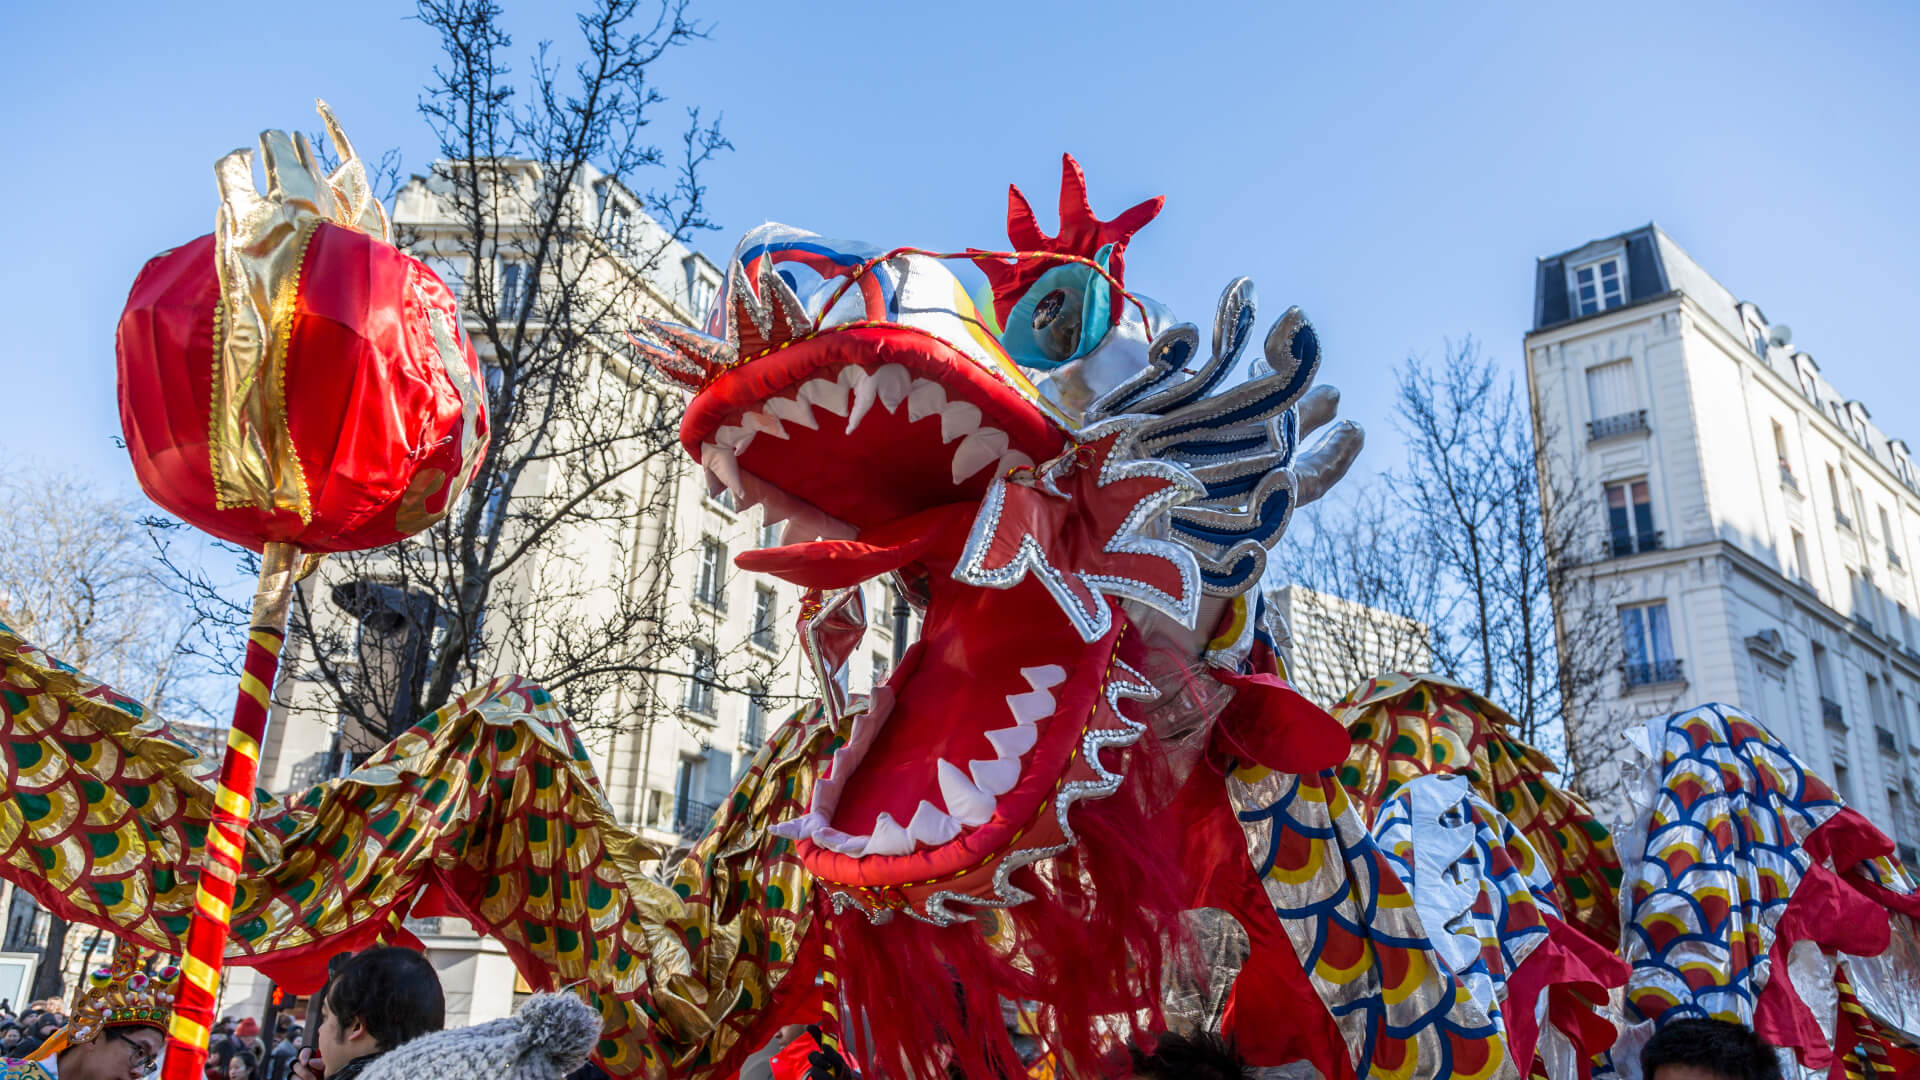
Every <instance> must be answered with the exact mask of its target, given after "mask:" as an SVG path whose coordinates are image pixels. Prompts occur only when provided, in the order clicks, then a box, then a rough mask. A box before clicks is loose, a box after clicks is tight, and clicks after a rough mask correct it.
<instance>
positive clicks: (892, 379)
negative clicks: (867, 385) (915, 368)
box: [873, 364, 913, 412]
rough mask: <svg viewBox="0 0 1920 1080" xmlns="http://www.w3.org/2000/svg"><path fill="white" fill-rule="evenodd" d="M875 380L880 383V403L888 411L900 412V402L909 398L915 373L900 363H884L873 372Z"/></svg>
mask: <svg viewBox="0 0 1920 1080" xmlns="http://www.w3.org/2000/svg"><path fill="white" fill-rule="evenodd" d="M873 381H875V382H877V383H879V384H880V404H882V405H885V406H886V407H887V411H888V412H899V411H900V403H901V402H903V401H905V400H907V394H908V393H909V392H910V391H911V390H912V389H913V375H912V374H911V373H910V372H908V371H907V369H906V368H904V367H901V366H900V365H899V364H883V365H881V367H880V370H879V371H876V372H874V373H873Z"/></svg>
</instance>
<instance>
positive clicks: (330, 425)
mask: <svg viewBox="0 0 1920 1080" xmlns="http://www.w3.org/2000/svg"><path fill="white" fill-rule="evenodd" d="M214 259H215V255H214V238H213V237H212V236H210V235H209V236H203V237H201V238H199V239H198V240H195V241H193V242H191V243H189V244H186V245H184V246H182V247H178V248H175V249H173V250H172V251H167V252H162V253H161V254H160V255H157V256H155V257H154V258H153V259H152V260H150V261H149V262H148V263H147V265H146V266H145V267H144V268H142V269H141V271H140V276H139V277H138V278H137V279H135V281H134V283H133V292H132V293H131V295H129V296H128V297H127V306H126V309H125V310H124V311H123V312H122V313H121V315H120V326H119V331H118V333H117V334H116V336H115V339H114V346H115V352H116V353H117V354H118V357H119V369H120V426H121V430H122V431H123V432H124V433H125V436H126V442H127V451H128V453H130V454H131V455H132V457H133V467H134V471H135V473H136V474H137V475H138V476H139V478H140V486H141V487H142V488H144V489H145V490H146V493H147V495H148V496H149V497H151V498H152V499H153V500H154V501H155V502H157V503H159V504H160V505H161V506H163V507H165V508H166V509H167V511H168V512H169V513H172V514H174V515H175V516H177V517H180V518H182V519H184V520H185V521H187V522H189V523H191V524H193V525H195V526H198V527H199V528H201V529H204V530H206V531H207V532H209V533H212V534H213V535H215V536H218V537H221V538H222V539H225V540H230V541H233V542H234V543H237V544H243V545H245V546H247V547H250V548H253V549H255V550H258V549H260V548H261V547H262V546H263V545H265V544H266V543H268V542H273V541H278V542H282V543H287V544H292V545H294V546H295V547H297V548H299V549H300V550H301V551H304V552H332V551H353V550H359V549H363V548H372V547H379V546H381V545H383V544H390V543H393V542H394V541H396V540H400V539H404V538H405V537H407V536H410V535H412V534H413V533H415V532H418V531H419V530H420V529H422V528H424V527H426V526H427V525H428V524H430V523H431V522H432V521H434V520H436V519H437V518H439V517H441V516H443V515H444V514H445V513H446V512H447V511H448V510H449V509H450V507H449V502H450V501H451V500H452V499H453V498H455V497H457V495H458V493H459V492H460V491H461V490H462V489H463V488H464V486H465V483H466V481H467V480H469V479H471V477H472V474H473V470H474V469H475V468H477V467H478V465H479V462H480V458H481V456H482V454H483V453H484V452H485V449H486V434H487V417H486V408H485V400H484V397H485V395H484V390H483V389H482V388H483V386H484V384H483V383H482V381H481V373H480V365H479V361H478V359H477V358H476V357H475V355H474V351H473V343H472V341H471V340H469V339H468V337H467V334H466V331H465V330H464V328H462V327H461V325H460V312H459V306H458V304H457V303H456V301H455V300H454V297H453V293H452V292H451V291H450V290H449V289H448V288H447V287H446V285H445V284H443V283H442V282H441V281H440V279H439V278H438V277H436V276H434V273H433V271H431V270H429V269H428V268H427V267H426V266H425V265H424V264H423V263H421V262H420V261H419V260H418V259H415V258H413V257H411V256H409V255H406V254H404V253H402V252H401V251H400V250H399V249H397V248H395V247H393V246H392V245H391V244H387V243H385V242H383V241H380V240H377V239H375V238H373V237H370V236H368V235H366V234H365V233H361V232H358V231H356V230H353V229H348V228H343V227H340V226H336V225H332V224H322V225H320V226H319V227H318V228H317V229H316V230H315V232H314V234H313V236H312V238H311V240H310V241H309V242H308V245H307V249H306V253H305V258H304V260H303V262H302V265H301V272H300V277H299V284H298V290H297V293H296V295H295V297H294V300H293V306H292V317H291V320H290V322H289V328H290V332H289V334H288V338H287V346H286V361H285V365H284V383H283V385H284V387H285V402H286V408H285V426H286V430H287V433H288V435H289V436H290V438H291V442H292V446H293V449H294V452H295V455H296V456H297V458H298V461H299V468H300V473H301V476H302V477H303V480H304V484H305V487H306V491H307V495H308V505H309V510H310V514H311V517H310V520H306V521H302V520H301V517H300V515H299V513H297V512H296V511H295V510H293V509H275V510H261V509H257V508H255V507H252V506H238V507H230V508H226V509H222V508H221V507H220V506H219V505H218V504H217V501H216V498H215V489H214V482H213V462H212V449H211V442H210V440H211V434H210V433H211V432H212V430H213V424H214V420H215V418H214V417H213V415H212V411H213V396H214V395H213V385H214V383H213V380H214V372H215V363H216V357H215V354H214V349H215V332H216V331H215V307H216V304H217V303H218V302H219V300H220V282H219V278H218V275H217V274H216V272H215V268H214ZM436 313H437V314H438V316H439V319H437V320H435V319H433V318H432V315H433V314H436ZM436 322H437V323H438V329H439V330H440V332H441V334H442V336H443V338H444V337H445V336H446V335H448V334H451V335H452V336H453V338H454V339H455V340H457V343H458V352H459V355H458V356H457V357H455V356H453V355H452V354H451V353H449V354H448V355H446V356H443V355H442V352H441V350H440V349H439V348H438V347H436V344H435V335H434V330H435V325H434V324H435V323H436ZM460 366H464V371H462V370H460Z"/></svg>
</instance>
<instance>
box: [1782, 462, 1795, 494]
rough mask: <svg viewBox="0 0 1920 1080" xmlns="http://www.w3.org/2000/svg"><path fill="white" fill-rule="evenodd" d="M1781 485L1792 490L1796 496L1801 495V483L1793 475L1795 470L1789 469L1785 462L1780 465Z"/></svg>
mask: <svg viewBox="0 0 1920 1080" xmlns="http://www.w3.org/2000/svg"><path fill="white" fill-rule="evenodd" d="M1780 483H1782V484H1783V485H1785V486H1787V487H1790V488H1792V489H1793V492H1794V494H1796V495H1798V494H1799V493H1800V481H1799V480H1798V479H1797V478H1796V477H1795V476H1794V475H1793V469H1791V468H1789V467H1788V465H1787V463H1786V462H1784V461H1783V462H1781V463H1780Z"/></svg>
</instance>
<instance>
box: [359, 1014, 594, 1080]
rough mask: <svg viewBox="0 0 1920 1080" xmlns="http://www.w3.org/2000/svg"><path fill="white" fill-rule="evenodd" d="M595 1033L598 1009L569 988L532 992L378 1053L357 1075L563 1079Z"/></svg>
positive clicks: (379, 1078)
mask: <svg viewBox="0 0 1920 1080" xmlns="http://www.w3.org/2000/svg"><path fill="white" fill-rule="evenodd" d="M599 1039H600V1014H599V1013H598V1012H596V1011H595V1010H594V1008H593V1007H592V1006H591V1005H588V1004H587V1003H586V1002H584V1001H582V1000H580V998H579V997H577V996H575V995H573V994H570V993H548V994H535V995H534V996H532V997H530V998H528V999H527V1002H526V1004H525V1005H522V1006H521V1007H520V1011H519V1012H517V1013H515V1014H514V1015H512V1016H509V1017H507V1018H506V1019H504V1020H492V1021H489V1022H487V1023H484V1024H475V1025H473V1026H472V1027H465V1028H454V1029H452V1030H450V1031H441V1032H436V1033H435V1034H432V1035H426V1036H423V1037H421V1038H418V1039H415V1040H413V1041H412V1042H410V1043H407V1044H405V1045H403V1046H401V1047H399V1048H397V1049H395V1050H391V1051H389V1052H387V1053H385V1054H382V1055H381V1056H380V1057H379V1058H377V1059H375V1061H374V1062H373V1063H372V1064H371V1065H369V1066H367V1068H366V1070H365V1071H364V1072H362V1073H361V1074H360V1076H359V1080H420V1078H422V1077H430V1078H432V1080H496V1078H497V1080H565V1077H566V1076H567V1074H569V1073H571V1072H573V1071H574V1070H576V1069H578V1068H580V1067H581V1066H582V1065H584V1064H586V1061H587V1056H588V1055H589V1054H591V1053H593V1048H594V1045H595V1044H596V1043H597V1042H598V1041H599Z"/></svg>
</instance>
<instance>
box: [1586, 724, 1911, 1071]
mask: <svg viewBox="0 0 1920 1080" xmlns="http://www.w3.org/2000/svg"><path fill="white" fill-rule="evenodd" d="M1632 736H1633V738H1634V744H1635V746H1636V747H1638V749H1639V751H1640V754H1641V757H1642V758H1643V767H1642V768H1641V769H1640V770H1639V773H1640V779H1639V781H1638V782H1637V783H1636V784H1633V785H1632V786H1631V787H1630V793H1631V794H1632V795H1633V797H1634V798H1635V800H1636V802H1637V803H1638V804H1639V821H1640V824H1641V827H1640V828H1637V829H1636V830H1635V833H1634V843H1635V845H1636V846H1637V847H1638V848H1639V850H1637V851H1630V852H1628V853H1627V859H1626V868H1627V872H1626V879H1625V881H1624V883H1623V884H1622V893H1623V902H1622V909H1623V914H1624V920H1625V921H1624V925H1625V935H1624V937H1623V939H1622V942H1621V952H1622V955H1624V956H1625V958H1626V960H1627V961H1628V962H1629V963H1630V964H1631V965H1632V969H1633V970H1632V975H1631V977H1630V978H1629V980H1628V982H1627V988H1626V1006H1627V1014H1628V1015H1627V1019H1628V1021H1629V1023H1630V1025H1631V1026H1629V1027H1628V1029H1627V1030H1626V1032H1625V1033H1624V1034H1623V1036H1622V1039H1621V1041H1620V1044H1619V1045H1618V1046H1616V1047H1615V1049H1614V1051H1613V1053H1612V1067H1613V1068H1615V1069H1618V1071H1619V1072H1620V1073H1621V1074H1623V1075H1627V1076H1637V1075H1638V1072H1639V1070H1638V1068H1637V1060H1636V1059H1637V1056H1638V1052H1639V1047H1640V1046H1641V1045H1644V1043H1645V1041H1646V1039H1647V1037H1648V1036H1649V1035H1651V1033H1652V1031H1653V1029H1654V1028H1655V1027H1657V1026H1658V1025H1659V1024H1661V1023H1664V1022H1666V1021H1667V1020H1670V1019H1673V1018H1675V1017H1682V1016H1710V1017H1717V1018H1719V1019H1723V1020H1734V1021H1739V1022H1741V1023H1746V1024H1749V1025H1751V1026H1752V1027H1753V1028H1754V1029H1755V1030H1756V1031H1758V1032H1759V1033H1760V1034H1761V1035H1762V1036H1764V1037H1766V1038H1767V1040H1768V1041H1769V1042H1771V1043H1773V1044H1774V1045H1776V1046H1779V1047H1782V1048H1783V1049H1784V1050H1786V1051H1788V1052H1790V1053H1791V1054H1792V1055H1793V1057H1794V1058H1796V1059H1797V1061H1798V1062H1799V1064H1801V1065H1802V1066H1805V1067H1807V1068H1809V1069H1814V1070H1821V1069H1826V1070H1829V1072H1828V1075H1829V1076H1830V1077H1832V1078H1833V1080H1840V1078H1842V1077H1849V1076H1852V1077H1872V1076H1879V1075H1910V1073H1903V1072H1900V1071H1898V1070H1899V1069H1901V1068H1909V1069H1910V1068H1911V1067H1912V1066H1913V1064H1914V1063H1915V1062H1916V1061H1920V1057H1916V1054H1915V1050H1916V1045H1917V1044H1920V1040H1916V1035H1917V1034H1920V932H1916V927H1915V924H1914V921H1913V920H1914V918H1915V917H1916V916H1920V894H1917V893H1916V892H1915V889H1914V883H1913V880H1912V878H1910V877H1909V876H1908V874H1907V872H1906V870H1905V869H1904V868H1903V867H1902V866H1901V865H1900V864H1899V862H1898V861H1897V860H1896V859H1895V858H1894V857H1893V850H1894V845H1893V841H1892V840H1890V839H1888V838H1887V837H1886V835H1885V834H1883V833H1881V832H1880V831H1879V830H1878V829H1876V828H1874V827H1873V825H1871V824H1870V823H1868V821H1867V819H1866V818H1864V817H1862V816H1861V815H1860V814H1859V813H1858V812H1857V811H1854V810H1850V809H1847V808H1846V806H1845V803H1844V802H1843V800H1842V799H1841V798H1840V796H1839V795H1838V794H1837V793H1836V792H1835V791H1834V790H1833V788H1832V787H1831V786H1829V785H1828V784H1827V783H1826V782H1825V781H1823V780H1821V779H1820V778H1819V777H1818V776H1816V775H1814V774H1813V772H1812V771H1811V770H1809V769H1808V768H1807V767H1806V766H1805V765H1804V764H1803V763H1802V762H1801V761H1800V760H1799V759H1798V758H1797V757H1795V756H1794V754H1793V753H1792V752H1791V751H1790V750H1788V749H1787V748H1786V747H1785V746H1784V745H1783V744H1781V743H1780V741H1779V740H1777V739H1775V738H1774V737H1773V735H1772V734H1771V733H1769V732H1768V731H1767V730H1766V728H1765V727H1764V726H1763V725H1762V724H1761V723H1760V722H1759V721H1758V720H1756V719H1754V718H1753V717H1751V716H1748V715H1747V714H1745V713H1743V712H1741V711H1740V710H1738V709H1735V708H1733V707H1731V706H1727V705H1705V706H1701V707H1699V708H1694V709H1689V710H1686V711H1684V712H1678V713H1674V714H1672V715H1670V716H1664V717H1659V718H1656V719H1654V720H1650V721H1648V722H1647V724H1646V725H1645V727H1644V728H1642V729H1638V730H1636V731H1634V732H1632ZM1889 1069H1891V1070H1893V1071H1892V1072H1888V1071H1887V1070H1889Z"/></svg>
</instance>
